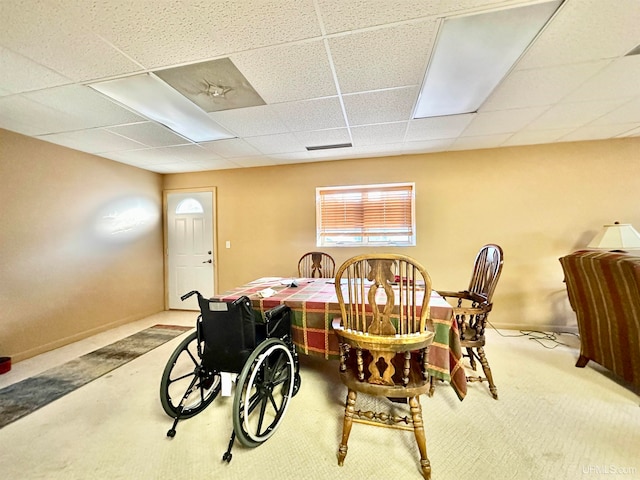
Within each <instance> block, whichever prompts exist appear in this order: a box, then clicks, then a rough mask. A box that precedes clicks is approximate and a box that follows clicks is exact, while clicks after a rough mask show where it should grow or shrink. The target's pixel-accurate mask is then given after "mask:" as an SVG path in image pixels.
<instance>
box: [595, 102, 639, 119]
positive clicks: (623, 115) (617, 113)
mask: <svg viewBox="0 0 640 480" xmlns="http://www.w3.org/2000/svg"><path fill="white" fill-rule="evenodd" d="M619 123H636V124H640V97H636V98H634V99H631V100H629V101H628V102H625V103H623V104H622V105H620V106H619V107H618V108H616V109H614V110H612V111H611V112H609V113H607V114H606V115H603V116H602V117H600V118H597V119H596V120H594V121H593V122H592V124H593V125H616V124H619Z"/></svg>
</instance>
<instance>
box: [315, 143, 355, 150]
mask: <svg viewBox="0 0 640 480" xmlns="http://www.w3.org/2000/svg"><path fill="white" fill-rule="evenodd" d="M352 146H353V145H351V143H335V144H333V145H318V146H315V147H307V150H309V151H311V150H329V149H331V148H347V147H352Z"/></svg>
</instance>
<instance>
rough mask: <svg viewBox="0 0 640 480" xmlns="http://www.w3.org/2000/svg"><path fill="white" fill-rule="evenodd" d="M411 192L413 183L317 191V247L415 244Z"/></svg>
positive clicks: (413, 195)
mask: <svg viewBox="0 0 640 480" xmlns="http://www.w3.org/2000/svg"><path fill="white" fill-rule="evenodd" d="M414 191H415V184H413V183H402V184H400V183H395V184H386V185H357V186H348V187H319V188H317V189H316V235H317V245H318V246H319V247H326V246H363V245H366V246H375V245H398V246H412V245H415V244H416V235H415V207H414V203H415V202H414V199H415V194H414Z"/></svg>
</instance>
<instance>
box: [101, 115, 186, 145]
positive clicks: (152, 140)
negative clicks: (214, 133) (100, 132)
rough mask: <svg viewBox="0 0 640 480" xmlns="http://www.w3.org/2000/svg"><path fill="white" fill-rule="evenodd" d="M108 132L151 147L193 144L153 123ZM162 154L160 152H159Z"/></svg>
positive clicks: (123, 127)
mask: <svg viewBox="0 0 640 480" xmlns="http://www.w3.org/2000/svg"><path fill="white" fill-rule="evenodd" d="M108 130H110V131H112V132H113V133H117V134H118V135H122V136H123V137H126V138H130V139H131V140H134V141H136V142H140V143H142V144H143V145H147V146H149V147H168V146H172V145H184V144H188V143H191V142H189V140H187V139H185V138H183V137H181V136H180V135H177V134H175V133H173V132H172V131H171V130H169V129H168V128H166V127H163V126H162V125H159V124H157V123H153V122H144V123H135V124H131V125H121V126H118V127H110V128H109V129H108ZM159 152H160V151H159Z"/></svg>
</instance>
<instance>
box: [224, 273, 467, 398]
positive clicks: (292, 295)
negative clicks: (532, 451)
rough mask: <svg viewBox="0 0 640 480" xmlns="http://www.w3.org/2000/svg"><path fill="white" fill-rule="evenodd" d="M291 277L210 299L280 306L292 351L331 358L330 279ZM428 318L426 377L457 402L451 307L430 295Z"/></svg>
mask: <svg viewBox="0 0 640 480" xmlns="http://www.w3.org/2000/svg"><path fill="white" fill-rule="evenodd" d="M293 280H294V279H291V278H281V277H265V278H260V279H258V280H254V281H253V282H250V283H248V284H246V285H243V286H241V287H238V288H234V289H233V290H229V291H227V292H225V293H223V294H221V295H218V296H216V299H217V300H221V301H233V300H236V299H237V298H239V297H241V296H243V295H246V296H247V297H249V298H250V299H251V302H252V304H253V308H254V309H255V310H256V311H258V312H259V313H260V314H261V315H262V314H263V313H264V312H265V311H266V310H269V309H270V308H273V307H276V306H278V305H281V304H286V305H287V306H288V307H289V308H291V311H292V319H291V329H292V336H293V342H294V343H295V345H296V346H297V347H298V351H299V352H301V353H304V354H307V355H322V356H324V357H325V358H327V359H328V358H337V357H338V354H339V350H338V339H337V337H336V336H335V335H334V333H333V329H332V328H331V322H332V321H333V319H334V317H339V316H340V306H339V304H338V299H337V297H336V291H335V285H334V282H333V280H331V279H326V278H320V279H318V278H314V279H311V278H302V279H295V281H296V283H297V285H298V286H297V287H291V286H290V285H291V282H292V281H293ZM266 288H271V289H273V290H275V292H276V293H275V294H274V295H272V296H270V297H267V298H262V297H261V296H260V295H259V294H258V292H260V291H262V290H264V289H266ZM429 305H430V312H431V320H432V321H433V325H434V329H435V337H434V340H433V344H432V345H431V346H430V347H429V374H430V375H432V376H434V377H435V378H438V379H441V380H444V381H447V382H449V383H450V384H451V386H452V387H453V389H454V390H455V392H456V394H457V395H458V398H459V399H460V400H462V399H464V397H465V395H466V393H467V381H466V377H465V373H464V369H463V366H462V350H461V347H460V338H459V336H458V326H457V323H456V322H455V320H454V319H453V311H452V308H451V306H450V305H449V304H448V303H447V302H446V301H445V300H444V299H443V298H442V297H441V296H439V295H438V294H437V293H436V292H432V295H431V300H430V302H429Z"/></svg>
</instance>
